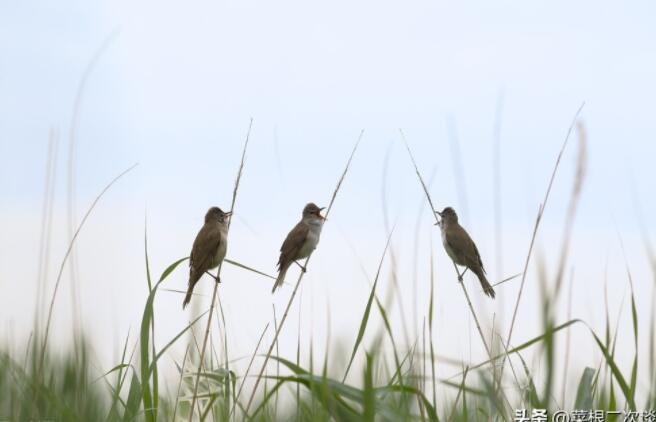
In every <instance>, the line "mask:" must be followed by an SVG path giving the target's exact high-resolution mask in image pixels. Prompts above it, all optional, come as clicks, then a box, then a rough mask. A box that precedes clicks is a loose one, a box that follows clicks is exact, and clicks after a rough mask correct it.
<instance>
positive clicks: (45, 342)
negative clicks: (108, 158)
mask: <svg viewBox="0 0 656 422" xmlns="http://www.w3.org/2000/svg"><path fill="white" fill-rule="evenodd" d="M137 165H138V163H137V164H133V165H132V166H130V167H128V168H127V169H126V170H124V171H123V172H122V173H121V174H119V175H118V176H116V177H115V178H114V179H112V181H111V182H109V183H108V184H107V186H105V188H104V189H103V190H102V191H100V193H99V194H98V196H96V199H94V200H93V202H92V203H91V206H90V207H89V209H88V210H87V212H86V213H85V214H84V217H82V221H80V224H79V225H78V227H77V229H76V230H75V233H73V237H72V238H71V241H70V242H69V244H68V249H67V250H66V253H65V254H64V259H62V263H61V265H60V266H59V273H58V274H57V281H56V282H55V289H54V290H53V292H52V299H50V308H49V309H48V319H47V320H46V329H45V335H44V336H43V346H42V347H41V358H40V363H39V370H38V371H37V373H39V374H40V372H41V368H42V366H43V361H44V359H45V355H46V347H47V345H48V334H49V333H50V322H51V320H52V311H53V309H54V307H55V299H56V298H57V291H58V290H59V283H60V282H61V278H62V274H63V272H64V267H65V266H66V262H67V261H68V258H69V257H70V255H71V251H72V250H73V245H74V244H75V240H77V236H78V235H79V234H80V230H82V227H83V226H84V223H86V221H87V218H89V215H91V211H93V209H94V208H95V206H96V204H97V203H98V201H100V198H102V197H103V195H104V194H105V192H107V191H108V190H109V188H111V187H112V186H113V185H114V183H116V182H117V181H118V180H119V179H120V178H121V177H123V176H125V175H126V174H127V173H129V172H130V171H131V170H132V169H134V168H135V167H136V166H137ZM37 376H39V375H37Z"/></svg>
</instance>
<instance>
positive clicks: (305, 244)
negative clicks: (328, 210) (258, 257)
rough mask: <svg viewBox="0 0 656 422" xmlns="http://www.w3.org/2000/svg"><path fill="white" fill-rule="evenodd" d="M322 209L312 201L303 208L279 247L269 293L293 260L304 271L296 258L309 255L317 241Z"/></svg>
mask: <svg viewBox="0 0 656 422" xmlns="http://www.w3.org/2000/svg"><path fill="white" fill-rule="evenodd" d="M322 209H323V208H319V207H318V206H316V205H315V204H313V203H312V202H310V203H309V204H307V205H306V206H305V208H303V217H302V218H301V221H299V222H298V224H297V225H296V226H295V227H294V228H293V229H292V231H290V232H289V234H288V235H287V238H286V239H285V241H284V242H283V243H282V247H281V248H280V259H278V271H279V273H278V279H276V283H275V284H274V285H273V290H271V293H273V292H275V291H276V289H277V288H278V287H280V286H282V283H283V281H284V280H285V274H287V270H288V269H289V266H290V265H292V263H293V262H296V264H297V265H298V266H299V267H301V270H302V271H303V272H305V267H303V266H302V265H301V264H299V263H298V262H297V260H299V259H303V258H307V257H308V256H310V254H311V253H312V251H314V249H315V248H316V247H317V244H318V243H319V236H320V235H321V228H322V227H323V222H324V220H325V219H326V218H325V217H324V216H322V215H321V214H320V213H321V210H322Z"/></svg>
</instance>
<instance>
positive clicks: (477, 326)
mask: <svg viewBox="0 0 656 422" xmlns="http://www.w3.org/2000/svg"><path fill="white" fill-rule="evenodd" d="M399 132H400V133H401V138H402V139H403V143H404V144H405V147H406V149H407V150H408V155H409V156H410V160H412V165H413V166H414V168H415V172H416V173H417V177H418V178H419V182H420V183H421V186H422V187H423V188H424V193H425V194H426V198H427V199H428V203H429V204H430V207H431V212H432V213H433V217H435V221H436V222H438V223H439V221H440V220H439V218H438V216H437V213H436V212H435V205H434V204H433V200H432V199H431V196H430V194H429V193H428V188H427V187H426V184H425V183H424V179H423V178H422V177H421V173H420V172H419V167H418V166H417V162H416V161H415V157H414V156H413V155H412V151H411V150H410V145H408V141H407V140H406V139H405V135H404V133H403V130H401V129H399ZM459 284H460V286H461V287H462V291H463V293H464V294H465V299H467V305H468V306H469V310H470V311H471V313H472V316H473V317H474V322H475V323H476V328H477V329H478V333H479V334H480V336H481V340H482V341H483V346H485V350H486V351H487V354H488V356H490V357H492V355H491V354H490V353H491V352H490V348H489V346H488V344H487V341H486V340H485V335H484V334H483V330H481V324H480V323H479V322H478V317H477V316H476V312H474V307H473V306H472V303H471V300H470V299H469V293H467V288H466V287H465V284H464V283H459Z"/></svg>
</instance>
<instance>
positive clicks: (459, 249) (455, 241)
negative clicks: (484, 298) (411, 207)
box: [435, 207, 496, 299]
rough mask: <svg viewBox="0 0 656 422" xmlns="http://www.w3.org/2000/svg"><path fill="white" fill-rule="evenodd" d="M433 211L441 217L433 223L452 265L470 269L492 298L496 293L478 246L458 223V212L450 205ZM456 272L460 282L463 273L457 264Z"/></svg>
mask: <svg viewBox="0 0 656 422" xmlns="http://www.w3.org/2000/svg"><path fill="white" fill-rule="evenodd" d="M435 212H436V213H437V214H438V215H439V216H440V217H441V218H442V221H439V222H437V223H435V224H436V225H439V226H440V229H441V231H442V244H443V245H444V250H446V253H447V254H448V255H449V257H450V258H451V259H452V260H453V264H454V266H455V264H458V265H462V266H464V267H466V269H465V271H467V269H470V270H471V271H472V272H473V273H474V274H476V276H477V277H478V280H479V281H480V282H481V286H482V287H483V291H484V292H485V294H486V295H488V296H489V297H491V298H492V299H494V297H495V295H496V294H495V292H494V289H493V288H492V286H491V285H490V283H489V282H488V281H487V278H486V277H485V268H484V267H483V261H482V260H481V254H480V253H478V248H476V244H475V243H474V241H473V240H472V238H471V237H469V234H468V233H467V231H466V230H465V229H464V228H463V227H462V226H461V225H460V224H458V214H456V212H455V210H454V209H453V208H451V207H446V208H444V210H442V212H439V211H435ZM456 272H457V273H458V280H459V281H460V282H462V276H463V275H464V274H465V273H464V272H463V273H462V274H460V271H458V267H457V266H456Z"/></svg>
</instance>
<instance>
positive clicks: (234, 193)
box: [189, 118, 253, 421]
mask: <svg viewBox="0 0 656 422" xmlns="http://www.w3.org/2000/svg"><path fill="white" fill-rule="evenodd" d="M252 128H253V119H252V118H251V121H250V124H249V125H248V132H247V133H246V141H244V149H243V150H242V153H241V161H240V163H239V170H238V171H237V179H236V180H235V187H234V189H233V190H232V202H231V203H230V212H234V210H235V201H236V200H237V192H238V190H239V182H240V181H241V175H242V171H243V170H244V161H245V159H246V148H248V140H249V139H250V137H251V129H252ZM231 222H232V218H231V219H229V220H228V232H229V231H230V223H231ZM221 267H222V263H221V264H219V268H218V269H217V270H216V277H217V278H219V277H220V275H221ZM218 288H219V283H214V292H213V293H212V304H211V305H210V313H209V315H208V317H207V326H206V327H205V337H204V338H203V347H202V348H201V350H200V360H199V361H198V371H197V373H196V381H195V382H194V394H193V397H192V398H191V407H190V409H191V411H190V412H189V420H190V421H191V420H192V418H193V416H194V406H195V404H196V394H198V382H199V381H200V374H201V371H202V368H203V360H204V359H205V350H206V349H207V340H208V338H209V336H210V327H211V326H212V315H213V314H214V304H215V303H216V296H217V290H218Z"/></svg>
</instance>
